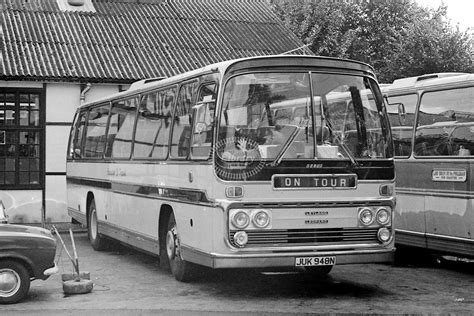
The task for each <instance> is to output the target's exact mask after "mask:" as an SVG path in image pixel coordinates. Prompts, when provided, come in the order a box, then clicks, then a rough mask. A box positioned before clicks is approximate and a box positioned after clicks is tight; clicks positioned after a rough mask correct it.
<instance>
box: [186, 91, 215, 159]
mask: <svg viewBox="0 0 474 316" xmlns="http://www.w3.org/2000/svg"><path fill="white" fill-rule="evenodd" d="M216 97H217V85H216V84H215V83H210V84H205V85H203V86H201V88H200V89H199V93H198V98H197V100H196V105H195V106H194V116H195V118H194V127H193V135H192V136H193V140H192V146H191V155H192V157H193V158H197V159H199V158H201V159H202V158H209V156H210V153H211V144H212V135H213V131H214V114H215V108H216Z"/></svg>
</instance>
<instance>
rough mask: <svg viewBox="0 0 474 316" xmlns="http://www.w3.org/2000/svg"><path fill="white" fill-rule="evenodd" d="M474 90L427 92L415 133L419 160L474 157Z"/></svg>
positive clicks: (415, 148) (415, 150)
mask: <svg viewBox="0 0 474 316" xmlns="http://www.w3.org/2000/svg"><path fill="white" fill-rule="evenodd" d="M473 100H474V87H467V88H459V89H449V90H440V91H430V92H425V93H423V94H422V96H421V101H420V108H419V110H418V118H417V125H416V130H415V146H414V152H415V156H451V157H452V156H471V155H474V101H473Z"/></svg>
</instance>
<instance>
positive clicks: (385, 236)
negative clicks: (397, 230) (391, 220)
mask: <svg viewBox="0 0 474 316" xmlns="http://www.w3.org/2000/svg"><path fill="white" fill-rule="evenodd" d="M391 236H392V233H390V230H389V229H388V228H386V227H384V228H380V229H379V231H378V232H377V238H378V239H379V240H380V241H381V242H383V243H385V242H387V241H389V240H390V237H391Z"/></svg>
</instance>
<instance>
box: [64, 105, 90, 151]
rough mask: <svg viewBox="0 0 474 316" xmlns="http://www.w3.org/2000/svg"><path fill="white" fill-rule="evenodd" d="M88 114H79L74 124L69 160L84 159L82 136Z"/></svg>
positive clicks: (70, 137) (70, 140)
mask: <svg viewBox="0 0 474 316" xmlns="http://www.w3.org/2000/svg"><path fill="white" fill-rule="evenodd" d="M86 115H87V112H86V111H83V112H79V113H78V114H77V115H76V117H75V118H74V122H73V123H72V128H71V134H70V135H69V153H68V158H70V159H80V158H82V136H83V134H84V127H85V126H86Z"/></svg>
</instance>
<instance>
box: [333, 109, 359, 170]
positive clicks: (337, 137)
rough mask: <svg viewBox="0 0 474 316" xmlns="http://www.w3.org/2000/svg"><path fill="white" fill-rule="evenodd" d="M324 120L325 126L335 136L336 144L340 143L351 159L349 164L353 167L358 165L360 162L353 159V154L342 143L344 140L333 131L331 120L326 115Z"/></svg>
mask: <svg viewBox="0 0 474 316" xmlns="http://www.w3.org/2000/svg"><path fill="white" fill-rule="evenodd" d="M325 121H326V126H327V127H328V128H329V131H330V132H331V134H332V135H334V137H335V138H336V141H337V143H338V145H340V146H341V147H342V149H343V150H344V151H345V153H346V155H347V157H348V158H349V160H350V161H351V165H352V166H353V167H357V168H358V167H360V164H359V163H358V162H357V160H356V159H355V157H354V154H353V153H352V151H351V150H350V149H349V147H347V145H346V144H345V143H344V141H343V140H342V139H341V137H340V136H339V135H338V134H337V133H334V128H333V124H332V121H331V120H330V119H329V118H327V117H326V118H325Z"/></svg>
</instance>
